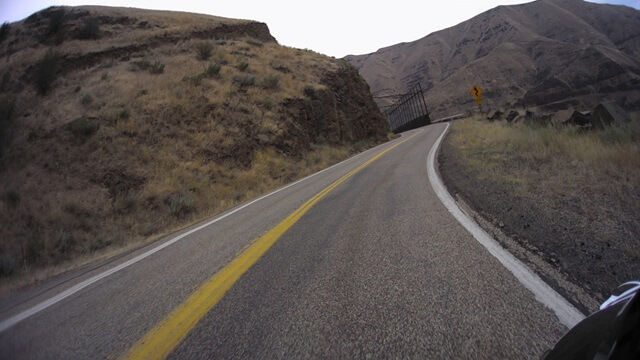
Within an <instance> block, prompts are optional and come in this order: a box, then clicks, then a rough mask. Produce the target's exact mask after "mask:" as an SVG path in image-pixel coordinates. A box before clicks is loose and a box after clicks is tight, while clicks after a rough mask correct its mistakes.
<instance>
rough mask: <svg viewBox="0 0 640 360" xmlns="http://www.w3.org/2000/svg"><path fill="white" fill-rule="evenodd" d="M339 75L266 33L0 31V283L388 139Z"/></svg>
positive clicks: (77, 26) (105, 27)
mask: <svg viewBox="0 0 640 360" xmlns="http://www.w3.org/2000/svg"><path fill="white" fill-rule="evenodd" d="M387 132H388V126H387V124H386V122H385V120H384V118H383V116H382V114H381V113H380V111H379V110H378V107H377V106H376V104H375V103H374V101H373V99H372V97H371V94H370V91H369V87H368V86H367V83H366V82H365V81H364V80H363V79H362V77H360V75H358V72H357V71H356V69H355V68H354V67H353V66H351V65H349V64H348V63H346V62H344V61H343V60H337V59H333V58H330V57H328V56H324V55H321V54H317V53H314V52H312V51H307V50H300V49H293V48H289V47H284V46H280V45H279V44H278V43H277V42H276V40H275V39H274V38H273V37H272V36H271V34H270V33H269V28H268V27H267V25H266V24H263V23H258V22H253V21H246V20H234V19H225V18H220V17H214V16H208V15H201V14H190V13H180V12H168V11H150V10H142V9H130V8H109V7H93V6H91V7H53V8H49V9H45V10H43V11H40V12H38V13H35V14H33V15H31V16H30V17H28V18H27V19H25V20H24V21H20V22H16V23H12V24H8V25H4V26H2V29H1V30H0V290H1V285H2V284H3V282H2V277H3V275H10V274H11V273H15V272H19V271H20V270H24V269H33V268H34V267H36V268H37V267H45V266H48V265H51V264H56V263H60V262H63V261H67V260H70V259H73V258H76V257H77V256H79V255H84V256H90V255H91V254H93V253H94V252H100V251H104V250H103V249H106V248H113V247H114V246H115V247H126V246H131V245H132V244H135V243H136V241H137V240H142V239H144V238H148V237H152V236H158V235H160V234H163V233H165V232H167V231H171V230H172V229H175V228H176V227H179V226H183V225H185V224H189V223H191V222H193V221H195V220H198V219H202V218H204V217H206V216H209V215H212V214H214V213H217V212H220V211H222V210H224V209H226V208H229V207H231V206H234V205H235V204H237V203H239V202H242V201H245V200H246V199H249V198H252V197H255V196H257V195H259V194H261V193H264V192H265V191H267V190H269V189H273V188H275V187H278V186H281V185H282V184H284V183H287V182H289V181H292V180H293V179H296V178H299V177H301V176H304V175H305V174H309V173H311V172H314V171H317V170H319V169H321V168H323V167H326V166H328V165H330V164H332V163H335V162H337V161H339V160H341V159H344V158H345V157H347V156H349V155H350V154H352V153H354V152H356V151H358V150H362V149H364V148H366V147H367V146H372V145H374V144H377V143H380V142H382V141H386V140H387Z"/></svg>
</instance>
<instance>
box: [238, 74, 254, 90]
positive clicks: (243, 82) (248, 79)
mask: <svg viewBox="0 0 640 360" xmlns="http://www.w3.org/2000/svg"><path fill="white" fill-rule="evenodd" d="M233 83H234V84H236V85H238V87H239V88H241V89H242V88H246V87H249V86H253V85H255V84H256V77H255V76H249V75H245V76H236V77H234V78H233Z"/></svg>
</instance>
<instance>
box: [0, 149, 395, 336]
mask: <svg viewBox="0 0 640 360" xmlns="http://www.w3.org/2000/svg"><path fill="white" fill-rule="evenodd" d="M391 143H393V141H389V142H386V143H383V144H380V145H378V146H376V147H373V148H371V149H368V150H365V151H363V152H361V153H359V154H356V155H354V156H352V157H350V158H348V159H345V160H343V161H341V162H339V163H337V164H334V165H332V166H330V167H328V168H326V169H323V170H320V171H318V172H316V173H313V174H311V175H309V176H307V177H305V178H302V179H300V180H297V181H295V182H293V183H291V184H288V185H286V186H283V187H281V188H279V189H277V190H275V191H273V192H270V193H268V194H266V195H263V196H261V197H259V198H257V199H254V200H252V201H250V202H248V203H246V204H244V205H242V206H240V207H238V208H236V209H234V210H232V211H229V212H228V213H226V214H224V215H222V216H220V217H217V218H215V219H213V220H211V221H209V222H207V223H205V224H202V225H200V226H198V227H196V228H193V229H191V230H189V231H187V232H185V233H182V234H180V235H178V236H176V237H175V238H173V239H171V240H169V241H166V242H164V243H162V244H160V245H158V246H156V247H155V248H153V249H150V250H148V251H146V252H144V253H142V254H140V255H138V256H136V257H134V258H132V259H130V260H127V261H125V262H123V263H122V264H120V265H117V266H115V267H113V268H111V269H109V270H107V271H104V272H102V273H100V274H97V275H95V276H93V277H90V278H89V279H86V280H84V281H82V282H79V283H78V284H76V285H74V286H72V287H70V288H68V289H66V290H64V291H62V292H60V293H59V294H57V295H55V296H53V297H51V298H49V299H47V300H45V301H43V302H41V303H39V304H37V305H35V306H33V307H31V308H29V309H27V310H24V311H22V312H20V313H18V314H16V315H14V316H11V317H9V318H7V319H6V320H3V321H2V322H0V333H2V332H4V331H6V330H7V329H9V328H10V327H12V326H14V325H16V324H17V323H19V322H21V321H23V320H25V319H27V318H28V317H30V316H33V315H35V314H37V313H39V312H40V311H42V310H44V309H46V308H48V307H50V306H52V305H54V304H56V303H57V302H59V301H62V300H64V299H66V298H68V297H69V296H71V295H73V294H75V293H77V292H78V291H80V290H82V289H84V288H86V287H87V286H89V285H92V284H94V283H96V282H98V281H100V280H102V279H104V278H106V277H107V276H109V275H112V274H114V273H116V272H118V271H120V270H122V269H124V268H126V267H128V266H131V265H133V264H135V263H137V262H138V261H140V260H142V259H144V258H146V257H149V256H151V255H153V254H155V253H157V252H158V251H160V250H162V249H164V248H166V247H168V246H170V245H173V244H175V243H176V242H178V241H180V240H181V239H183V238H184V237H186V236H189V235H191V234H193V233H194V232H196V231H200V230H202V229H204V228H206V227H207V226H209V225H212V224H215V223H217V222H218V221H220V220H222V219H224V218H226V217H228V216H231V215H233V214H235V213H237V212H238V211H240V210H243V209H244V208H246V207H248V206H251V205H253V204H255V203H257V202H258V201H260V200H263V199H265V198H267V197H269V196H272V195H275V194H277V193H279V192H280V191H283V190H286V189H288V188H290V187H292V186H294V185H297V184H299V183H301V182H303V181H305V180H308V179H310V178H312V177H314V176H316V175H319V174H322V173H323V172H325V171H328V170H330V169H333V168H334V167H337V166H339V165H342V164H344V163H346V162H348V161H351V160H354V159H355V158H357V157H359V156H361V155H364V154H366V153H368V152H372V151H374V150H375V149H377V148H379V147H382V146H384V145H390V144H391Z"/></svg>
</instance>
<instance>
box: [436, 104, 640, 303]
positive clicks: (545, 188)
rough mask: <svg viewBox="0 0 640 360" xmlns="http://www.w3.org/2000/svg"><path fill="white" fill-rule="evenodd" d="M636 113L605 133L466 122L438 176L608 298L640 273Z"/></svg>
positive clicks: (639, 124) (455, 128)
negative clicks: (617, 287)
mask: <svg viewBox="0 0 640 360" xmlns="http://www.w3.org/2000/svg"><path fill="white" fill-rule="evenodd" d="M631 117H632V121H631V122H629V123H626V124H621V125H613V126H609V127H606V128H605V129H602V130H595V129H591V130H584V129H580V128H578V127H574V126H553V125H551V124H549V125H541V124H538V125H536V124H527V123H511V124H510V123H507V122H502V121H495V122H489V121H486V120H479V119H478V118H468V119H464V120H461V121H458V122H454V123H453V125H452V130H451V133H450V135H449V136H448V137H447V140H446V141H445V144H444V145H443V149H442V151H441V155H440V157H441V162H442V164H443V165H442V168H441V171H442V173H443V177H444V178H445V182H447V185H448V186H450V187H451V189H452V191H454V192H456V193H458V195H459V196H460V197H461V198H462V199H464V200H465V201H466V202H468V203H470V205H471V206H472V207H473V208H474V209H476V210H477V211H479V212H480V213H481V214H483V215H484V216H486V217H487V218H488V219H489V220H490V221H491V222H493V223H494V224H495V225H496V226H499V227H500V228H502V229H503V230H504V231H506V232H507V233H508V234H510V235H512V237H514V238H515V239H516V240H517V241H519V242H521V243H522V244H523V245H524V246H525V247H526V248H528V249H530V250H531V251H533V252H535V253H538V254H539V255H541V256H542V257H543V258H544V259H546V260H547V261H548V262H549V263H551V264H552V265H553V266H554V267H556V268H557V269H559V270H560V271H561V272H562V273H563V274H565V275H566V276H568V277H569V278H570V279H572V281H574V282H575V283H576V284H578V285H580V286H584V288H585V289H587V291H588V292H590V293H592V295H593V296H594V298H597V299H599V300H602V299H603V298H604V297H606V296H607V295H608V294H609V293H610V292H611V291H612V290H613V289H614V288H615V287H616V286H617V285H619V284H620V283H622V282H625V281H629V280H634V279H635V278H637V274H638V271H640V119H638V114H637V113H636V114H632V116H631ZM445 152H446V153H445Z"/></svg>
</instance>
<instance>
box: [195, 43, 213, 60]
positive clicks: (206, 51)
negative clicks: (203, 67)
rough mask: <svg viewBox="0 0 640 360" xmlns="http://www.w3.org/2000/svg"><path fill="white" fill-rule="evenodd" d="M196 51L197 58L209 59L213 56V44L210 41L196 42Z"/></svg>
mask: <svg viewBox="0 0 640 360" xmlns="http://www.w3.org/2000/svg"><path fill="white" fill-rule="evenodd" d="M196 51H197V54H196V58H197V59H198V60H201V61H204V60H207V59H209V58H210V57H211V54H213V45H211V43H210V42H208V41H202V42H199V43H197V44H196Z"/></svg>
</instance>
